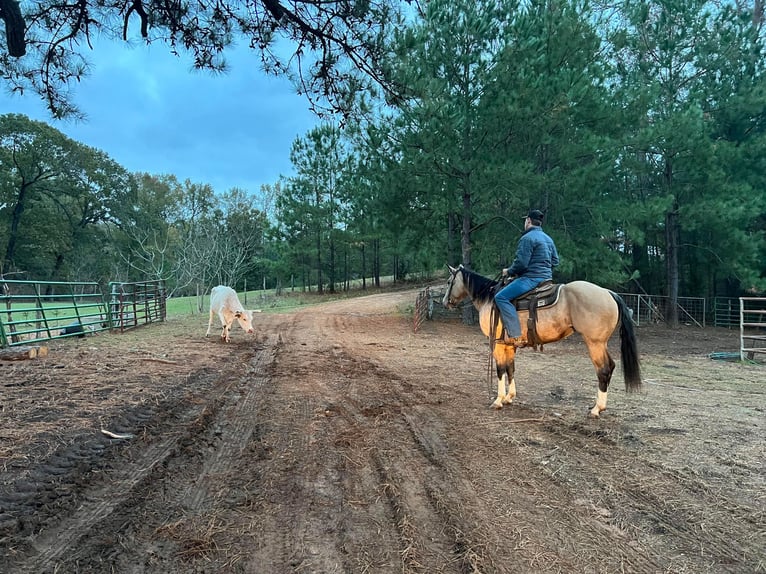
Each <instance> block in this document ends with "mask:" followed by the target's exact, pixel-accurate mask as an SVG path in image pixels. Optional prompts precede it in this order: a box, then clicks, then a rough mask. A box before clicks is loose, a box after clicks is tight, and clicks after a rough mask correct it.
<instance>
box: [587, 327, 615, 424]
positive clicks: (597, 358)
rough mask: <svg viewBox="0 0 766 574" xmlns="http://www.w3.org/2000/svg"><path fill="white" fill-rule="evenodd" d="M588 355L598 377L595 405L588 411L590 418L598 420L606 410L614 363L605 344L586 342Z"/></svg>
mask: <svg viewBox="0 0 766 574" xmlns="http://www.w3.org/2000/svg"><path fill="white" fill-rule="evenodd" d="M586 343H587V345H588V353H589V354H590V359H591V361H593V366H594V367H596V376H597V377H598V393H597V394H596V405H595V406H594V407H593V408H592V409H591V410H590V416H591V417H593V418H598V416H599V415H600V414H601V412H602V411H604V410H606V397H607V392H608V391H609V383H610V382H611V380H612V373H613V372H614V361H613V360H612V357H611V356H610V355H609V351H607V349H606V343H598V344H596V343H592V342H587V341H586Z"/></svg>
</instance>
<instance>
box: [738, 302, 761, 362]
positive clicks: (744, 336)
mask: <svg viewBox="0 0 766 574" xmlns="http://www.w3.org/2000/svg"><path fill="white" fill-rule="evenodd" d="M739 341H740V345H739V358H740V360H742V361H744V360H745V359H746V358H747V359H749V360H754V359H755V358H756V355H758V356H759V357H758V358H760V359H766V297H740V298H739Z"/></svg>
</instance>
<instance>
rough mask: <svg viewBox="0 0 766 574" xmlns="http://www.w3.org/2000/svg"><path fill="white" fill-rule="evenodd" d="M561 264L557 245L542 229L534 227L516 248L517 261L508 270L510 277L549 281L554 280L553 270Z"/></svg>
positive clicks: (525, 233) (524, 234) (526, 233)
mask: <svg viewBox="0 0 766 574" xmlns="http://www.w3.org/2000/svg"><path fill="white" fill-rule="evenodd" d="M558 264H559V254H558V252H557V251H556V245H555V244H554V243H553V239H551V238H550V237H549V236H548V235H547V234H546V233H545V232H544V231H543V229H542V227H537V226H533V227H530V228H529V229H528V230H527V231H525V232H524V233H523V234H522V236H521V239H519V245H518V247H517V248H516V259H514V260H513V263H512V264H511V266H510V267H509V268H508V275H511V276H513V275H516V276H519V277H522V276H523V277H529V278H530V279H539V280H540V281H541V282H542V281H547V280H550V279H553V268H554V267H556V265H558Z"/></svg>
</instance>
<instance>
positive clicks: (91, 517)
mask: <svg viewBox="0 0 766 574" xmlns="http://www.w3.org/2000/svg"><path fill="white" fill-rule="evenodd" d="M210 377H211V375H210V374H209V373H208V374H206V373H200V374H199V375H198V378H199V379H200V380H198V381H196V382H195V383H194V386H195V388H202V387H204V386H205V385H206V382H205V380H204V379H206V378H207V380H208V381H209V378H210ZM213 397H215V393H213ZM187 398H188V397H187ZM177 401H178V398H172V397H171V398H169V399H168V404H159V405H155V406H153V407H151V408H150V409H148V410H146V409H143V410H140V411H139V412H138V413H132V414H131V413H126V414H123V415H120V416H119V417H118V418H117V419H116V421H115V423H114V425H113V427H112V428H114V429H116V430H118V431H119V432H130V433H133V434H134V435H135V436H136V437H138V438H136V439H135V440H136V442H135V443H132V444H130V443H118V442H117V441H115V442H114V443H113V444H119V445H120V446H119V448H120V451H119V452H120V453H121V454H120V455H117V454H115V455H113V456H120V459H121V461H120V463H119V464H117V465H116V466H115V467H114V469H113V470H109V469H108V468H107V470H106V472H104V473H99V474H98V475H97V476H98V477H100V478H98V480H97V481H96V482H93V483H92V484H89V483H86V484H83V485H79V484H78V485H77V486H75V487H74V488H76V489H84V490H83V492H82V493H80V494H79V495H78V498H77V501H78V502H77V507H76V508H73V509H71V510H70V511H69V512H68V513H62V514H60V515H59V516H58V517H53V518H51V519H50V520H48V522H49V523H50V525H49V526H44V527H43V528H42V529H41V530H40V531H39V532H38V533H36V534H35V536H34V537H33V538H32V539H31V540H30V543H29V548H28V550H27V551H26V552H25V553H24V556H21V557H18V558H16V559H14V560H13V561H12V563H11V564H12V565H10V570H8V571H9V572H13V573H14V574H16V573H18V574H21V573H25V572H29V573H34V574H41V573H44V572H54V571H55V572H60V571H62V570H61V569H62V568H64V569H65V570H66V567H65V566H64V565H66V564H71V563H73V562H74V563H76V559H77V558H76V557H77V556H78V555H81V554H82V553H83V548H87V547H88V546H89V544H90V541H91V539H92V538H93V535H94V533H98V536H97V538H98V537H103V536H104V535H105V532H109V531H114V534H115V536H116V537H118V531H117V529H116V527H115V526H114V523H119V525H120V527H124V525H125V519H124V518H122V516H123V515H124V514H125V513H126V511H125V508H126V507H130V506H132V505H133V502H132V501H131V499H132V498H133V497H134V496H135V493H136V492H137V491H141V490H145V489H149V490H150V489H151V486H150V485H151V484H152V483H154V482H155V481H156V480H158V477H161V476H162V475H163V474H164V470H163V468H164V467H165V465H166V464H167V461H168V460H170V459H172V458H173V456H175V455H176V454H177V452H178V451H179V450H180V445H181V444H182V443H183V442H184V441H186V440H189V438H190V437H191V436H192V435H194V434H195V433H197V432H199V431H200V429H201V428H203V427H204V420H205V419H206V418H208V417H210V416H211V407H212V408H215V407H214V402H215V401H213V402H212V403H206V404H200V403H199V402H198V401H192V402H191V403H190V404H187V403H184V402H177ZM142 423H147V426H146V427H144V429H143V431H141V425H142ZM147 429H150V430H147ZM155 433H156V434H157V435H158V436H160V439H159V440H156V441H153V440H152V439H153V435H154V434H155ZM86 444H88V443H87V442H86ZM107 444H108V443H107ZM96 446H98V445H96ZM75 450H76V449H75ZM100 450H103V449H100ZM126 455H128V456H127V457H126ZM74 456H75V457H76V455H74ZM94 460H95V459H94V458H93V457H89V458H87V460H84V461H82V462H83V464H92V463H93V462H94ZM116 462H117V461H116V459H115V460H109V462H108V464H109V465H110V466H111V465H112V464H116ZM63 479H64V480H76V481H77V482H79V480H80V479H79V478H77V477H63ZM47 480H49V481H50V480H55V481H56V482H54V484H53V485H52V488H54V489H61V488H62V484H61V483H60V482H59V481H58V480H57V479H56V477H53V479H51V478H48V479H47ZM113 529H114V530H113ZM79 570H80V566H79V565H78V566H77V567H73V568H72V569H71V571H79ZM0 571H3V570H2V569H0Z"/></svg>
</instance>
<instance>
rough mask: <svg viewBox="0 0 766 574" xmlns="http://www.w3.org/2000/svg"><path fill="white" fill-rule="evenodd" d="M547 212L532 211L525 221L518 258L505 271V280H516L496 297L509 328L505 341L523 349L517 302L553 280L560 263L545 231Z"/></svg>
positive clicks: (517, 248)
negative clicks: (555, 268)
mask: <svg viewBox="0 0 766 574" xmlns="http://www.w3.org/2000/svg"><path fill="white" fill-rule="evenodd" d="M542 224H543V212H542V211H540V210H538V209H532V210H531V211H530V212H529V213H528V214H527V215H526V218H525V219H524V233H523V234H522V235H521V238H520V239H519V243H518V246H517V247H516V258H515V259H514V260H513V263H512V264H511V266H510V267H507V268H505V269H503V277H508V276H510V277H514V276H515V277H516V278H515V279H514V280H513V281H511V282H510V283H509V284H508V285H506V286H505V287H504V288H503V289H501V290H500V291H498V293H497V294H496V295H495V304H496V305H497V308H498V309H499V310H500V316H501V317H502V319H503V325H504V326H505V329H504V331H503V339H504V342H505V343H506V344H508V345H514V346H516V347H523V346H524V345H526V343H527V341H526V340H525V339H524V338H523V337H522V336H521V325H520V323H519V316H518V314H517V313H516V308H515V307H514V305H513V300H514V299H517V298H518V297H521V296H522V295H523V294H524V293H527V292H528V291H531V290H532V289H534V288H535V287H537V286H538V285H540V284H541V283H543V282H545V281H551V280H552V279H553V268H554V267H556V266H557V265H558V264H559V254H558V251H556V245H555V244H554V243H553V239H551V238H550V236H549V235H548V234H546V233H545V232H544V231H543V229H542V227H541V226H542Z"/></svg>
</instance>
